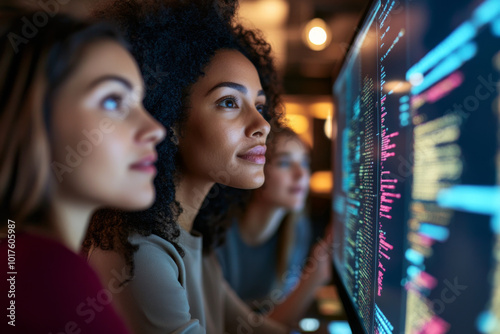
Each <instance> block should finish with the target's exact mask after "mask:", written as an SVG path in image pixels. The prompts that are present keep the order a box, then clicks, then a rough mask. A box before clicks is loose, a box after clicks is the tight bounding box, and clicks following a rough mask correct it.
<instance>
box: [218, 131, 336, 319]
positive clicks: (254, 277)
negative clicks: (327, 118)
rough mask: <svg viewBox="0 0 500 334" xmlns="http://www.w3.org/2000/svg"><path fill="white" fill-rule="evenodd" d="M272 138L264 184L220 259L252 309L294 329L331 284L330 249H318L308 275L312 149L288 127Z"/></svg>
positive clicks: (232, 229)
mask: <svg viewBox="0 0 500 334" xmlns="http://www.w3.org/2000/svg"><path fill="white" fill-rule="evenodd" d="M272 135H273V136H272V138H271V139H270V140H268V151H267V152H266V165H265V168H264V174H265V183H264V185H263V186H262V187H261V188H258V189H256V190H254V191H252V192H251V195H250V198H249V200H248V203H247V204H246V205H245V207H244V209H243V210H242V212H241V213H240V214H238V215H237V216H236V217H235V218H233V219H232V225H231V227H230V228H229V230H228V232H227V235H226V240H225V243H224V244H223V245H222V246H221V247H219V248H218V249H217V257H218V259H219V261H220V263H221V267H222V271H223V273H224V277H225V278H226V279H227V281H228V282H229V284H230V285H231V287H232V288H233V289H234V290H235V291H236V293H238V295H239V296H240V297H241V298H242V299H243V300H244V301H245V302H246V303H247V304H248V305H249V306H250V307H251V308H253V309H257V310H258V311H260V312H269V316H271V317H272V318H274V319H275V320H279V321H280V322H284V323H289V324H293V323H294V322H297V321H298V320H300V317H301V316H302V315H303V313H304V311H305V310H306V309H307V307H308V306H309V305H310V303H311V302H312V299H313V297H314V292H315V290H316V289H317V288H318V287H320V286H321V285H322V284H325V283H328V280H329V278H330V266H331V261H330V258H329V256H328V255H327V251H326V248H328V246H327V245H326V244H325V243H324V244H322V245H320V244H317V245H316V246H315V251H313V252H312V253H311V257H310V258H309V259H308V260H309V261H310V262H311V261H313V262H314V263H315V267H314V268H313V269H312V270H310V271H309V272H307V271H306V272H303V268H304V266H305V264H306V263H305V261H306V258H307V255H308V253H309V248H310V245H311V241H312V240H311V226H310V222H309V219H308V218H307V216H306V214H305V212H303V209H304V205H305V201H306V197H307V194H308V190H309V179H310V168H309V160H310V158H309V148H308V146H307V144H305V143H304V142H303V141H302V140H301V138H300V137H299V136H298V135H297V134H296V133H295V132H294V131H293V130H291V129H290V128H288V127H283V128H276V129H273V131H272ZM321 247H323V248H325V251H324V252H322V251H321ZM320 253H322V254H321V256H319V255H320ZM315 254H316V256H318V258H314V256H315ZM311 268H312V267H311Z"/></svg>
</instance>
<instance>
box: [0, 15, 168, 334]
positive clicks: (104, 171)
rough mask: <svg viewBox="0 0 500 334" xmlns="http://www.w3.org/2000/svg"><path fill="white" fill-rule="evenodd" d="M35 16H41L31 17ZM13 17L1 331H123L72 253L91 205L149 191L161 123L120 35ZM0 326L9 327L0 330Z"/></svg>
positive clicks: (103, 293)
mask: <svg viewBox="0 0 500 334" xmlns="http://www.w3.org/2000/svg"><path fill="white" fill-rule="evenodd" d="M37 15H38V16H37ZM46 19H47V20H46V21H45V22H44V24H43V25H42V24H41V21H40V14H39V13H38V14H37V13H20V14H19V16H18V17H17V18H13V19H12V20H11V21H9V22H10V23H9V24H6V23H4V22H2V25H3V26H2V28H3V29H2V31H3V33H2V35H1V37H0V160H1V161H2V164H1V166H0V203H1V204H0V205H1V210H0V215H1V221H0V226H1V227H0V228H1V232H2V238H1V239H0V258H1V259H0V264H1V267H2V268H3V269H2V272H1V273H0V280H1V283H0V287H1V290H2V296H3V297H2V300H3V303H2V305H3V307H2V308H3V309H4V311H5V309H7V319H5V317H4V319H3V320H2V324H1V325H0V326H1V328H2V332H4V333H7V332H9V333H12V332H15V333H35V332H36V333H39V332H43V333H48V332H53V333H56V332H57V333H60V332H65V333H66V332H75V333H76V332H80V333H127V332H128V330H127V329H126V326H125V325H124V324H123V322H122V320H121V319H120V318H119V317H118V316H117V314H116V313H115V311H114V309H113V307H112V305H111V304H110V303H111V300H110V296H111V293H110V291H115V290H116V289H119V285H118V284H117V279H115V280H114V281H109V282H107V283H106V285H105V286H103V285H101V283H100V282H99V279H98V277H97V275H96V274H95V273H94V271H93V270H92V269H91V268H90V267H89V266H88V264H87V263H86V261H85V260H84V259H83V258H82V257H81V256H80V255H79V254H78V253H79V251H80V245H81V242H82V239H83V237H84V234H85V231H86V229H87V226H88V223H89V221H90V217H91V215H92V213H93V212H94V211H95V210H96V209H98V208H101V207H117V208H121V209H123V210H139V209H145V208H147V207H148V206H150V205H151V204H152V202H153V200H154V197H155V189H154V185H153V178H154V176H155V173H156V172H155V167H154V162H155V160H156V149H155V146H156V145H157V144H158V143H159V142H160V141H161V140H162V139H163V137H164V136H165V130H164V128H163V127H162V126H161V125H160V124H159V123H158V122H157V121H155V120H154V119H153V118H152V117H151V116H150V115H149V114H148V113H147V112H146V110H145V109H144V107H143V105H142V94H143V93H144V87H143V80H142V77H141V74H140V72H139V69H138V67H137V64H136V63H135V61H134V59H133V58H132V56H131V55H130V53H129V52H128V51H127V49H126V48H125V46H124V45H125V44H124V42H123V40H122V39H121V37H120V35H119V34H118V33H117V32H116V31H115V30H114V29H113V28H111V27H110V26H108V25H105V24H95V25H91V24H88V23H83V22H80V21H77V20H74V19H72V18H69V17H66V16H61V15H56V16H54V17H51V18H50V19H49V18H48V17H46ZM3 329H5V330H3Z"/></svg>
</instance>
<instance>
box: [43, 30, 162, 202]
mask: <svg viewBox="0 0 500 334" xmlns="http://www.w3.org/2000/svg"><path fill="white" fill-rule="evenodd" d="M143 94H144V87H143V81H142V77H141V75H140V72H139V70H138V68H137V65H136V63H135V61H134V59H133V58H132V57H131V55H130V54H129V52H128V51H127V50H125V49H124V48H123V47H122V46H121V45H119V44H118V43H116V42H113V41H111V40H101V41H96V42H94V43H91V44H90V45H88V46H87V47H85V49H84V52H83V54H82V55H81V59H80V62H79V64H78V66H77V67H76V68H75V70H74V71H73V72H72V73H71V75H70V77H69V78H68V79H67V80H66V81H65V83H64V84H63V86H62V87H61V88H60V90H59V91H58V92H57V94H56V96H55V98H54V101H53V103H52V111H51V112H52V115H51V117H52V124H51V126H52V129H53V131H52V134H53V136H52V138H51V139H52V142H51V146H52V152H53V155H52V169H53V172H54V173H55V176H56V179H57V181H58V182H57V181H56V183H57V184H58V186H57V190H58V191H59V192H61V193H62V194H63V195H65V198H68V199H70V200H75V201H80V202H81V201H84V202H85V203H88V204H92V205H94V206H111V207H116V208H120V209H128V210H139V209H144V208H147V207H148V206H150V205H151V204H152V202H153V200H154V196H155V189H154V185H153V178H154V177H155V174H156V169H155V167H154V162H155V161H156V157H157V154H156V148H155V147H156V145H157V144H158V143H159V142H160V141H161V140H162V139H163V138H164V137H165V129H164V128H163V127H162V126H161V125H160V124H159V123H158V122H157V121H155V120H154V119H153V118H152V117H151V116H150V115H149V114H148V113H147V112H146V110H145V109H144V107H143V105H142V98H143Z"/></svg>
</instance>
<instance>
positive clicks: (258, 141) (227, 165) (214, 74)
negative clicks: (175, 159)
mask: <svg viewBox="0 0 500 334" xmlns="http://www.w3.org/2000/svg"><path fill="white" fill-rule="evenodd" d="M265 104H266V96H265V94H264V92H263V90H262V86H261V84H260V79H259V75H258V73H257V70H256V68H255V66H254V65H253V64H252V63H251V62H250V61H249V60H248V59H247V58H246V57H245V56H244V55H243V54H241V53H240V52H238V51H235V50H220V51H218V52H217V53H216V54H215V56H214V57H213V59H212V61H211V62H210V63H209V65H208V66H207V68H206V69H205V75H204V76H202V77H201V78H200V79H199V80H198V81H197V82H196V83H195V84H194V85H193V86H192V89H191V92H190V103H189V106H188V108H187V110H188V119H187V121H186V123H185V125H184V127H183V129H182V132H181V136H180V139H179V150H180V154H181V157H182V173H183V176H184V177H191V178H194V179H196V180H200V181H206V182H218V183H222V184H224V185H228V186H231V187H235V188H242V189H253V188H257V187H259V186H261V185H262V183H263V182H264V163H265V150H266V146H265V143H266V138H267V135H268V133H269V129H270V127H269V124H268V123H267V121H266V120H265V119H264V118H263V116H262V112H263V110H264V106H265Z"/></svg>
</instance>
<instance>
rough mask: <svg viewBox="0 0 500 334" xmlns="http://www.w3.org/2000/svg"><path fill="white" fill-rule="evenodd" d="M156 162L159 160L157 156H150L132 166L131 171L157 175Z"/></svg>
mask: <svg viewBox="0 0 500 334" xmlns="http://www.w3.org/2000/svg"><path fill="white" fill-rule="evenodd" d="M156 160H157V157H156V154H149V155H147V156H146V157H144V158H142V159H141V160H139V161H137V162H136V163H134V164H132V165H130V169H133V170H135V171H139V172H144V173H150V174H155V173H156V167H155V165H154V163H155V162H156Z"/></svg>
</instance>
